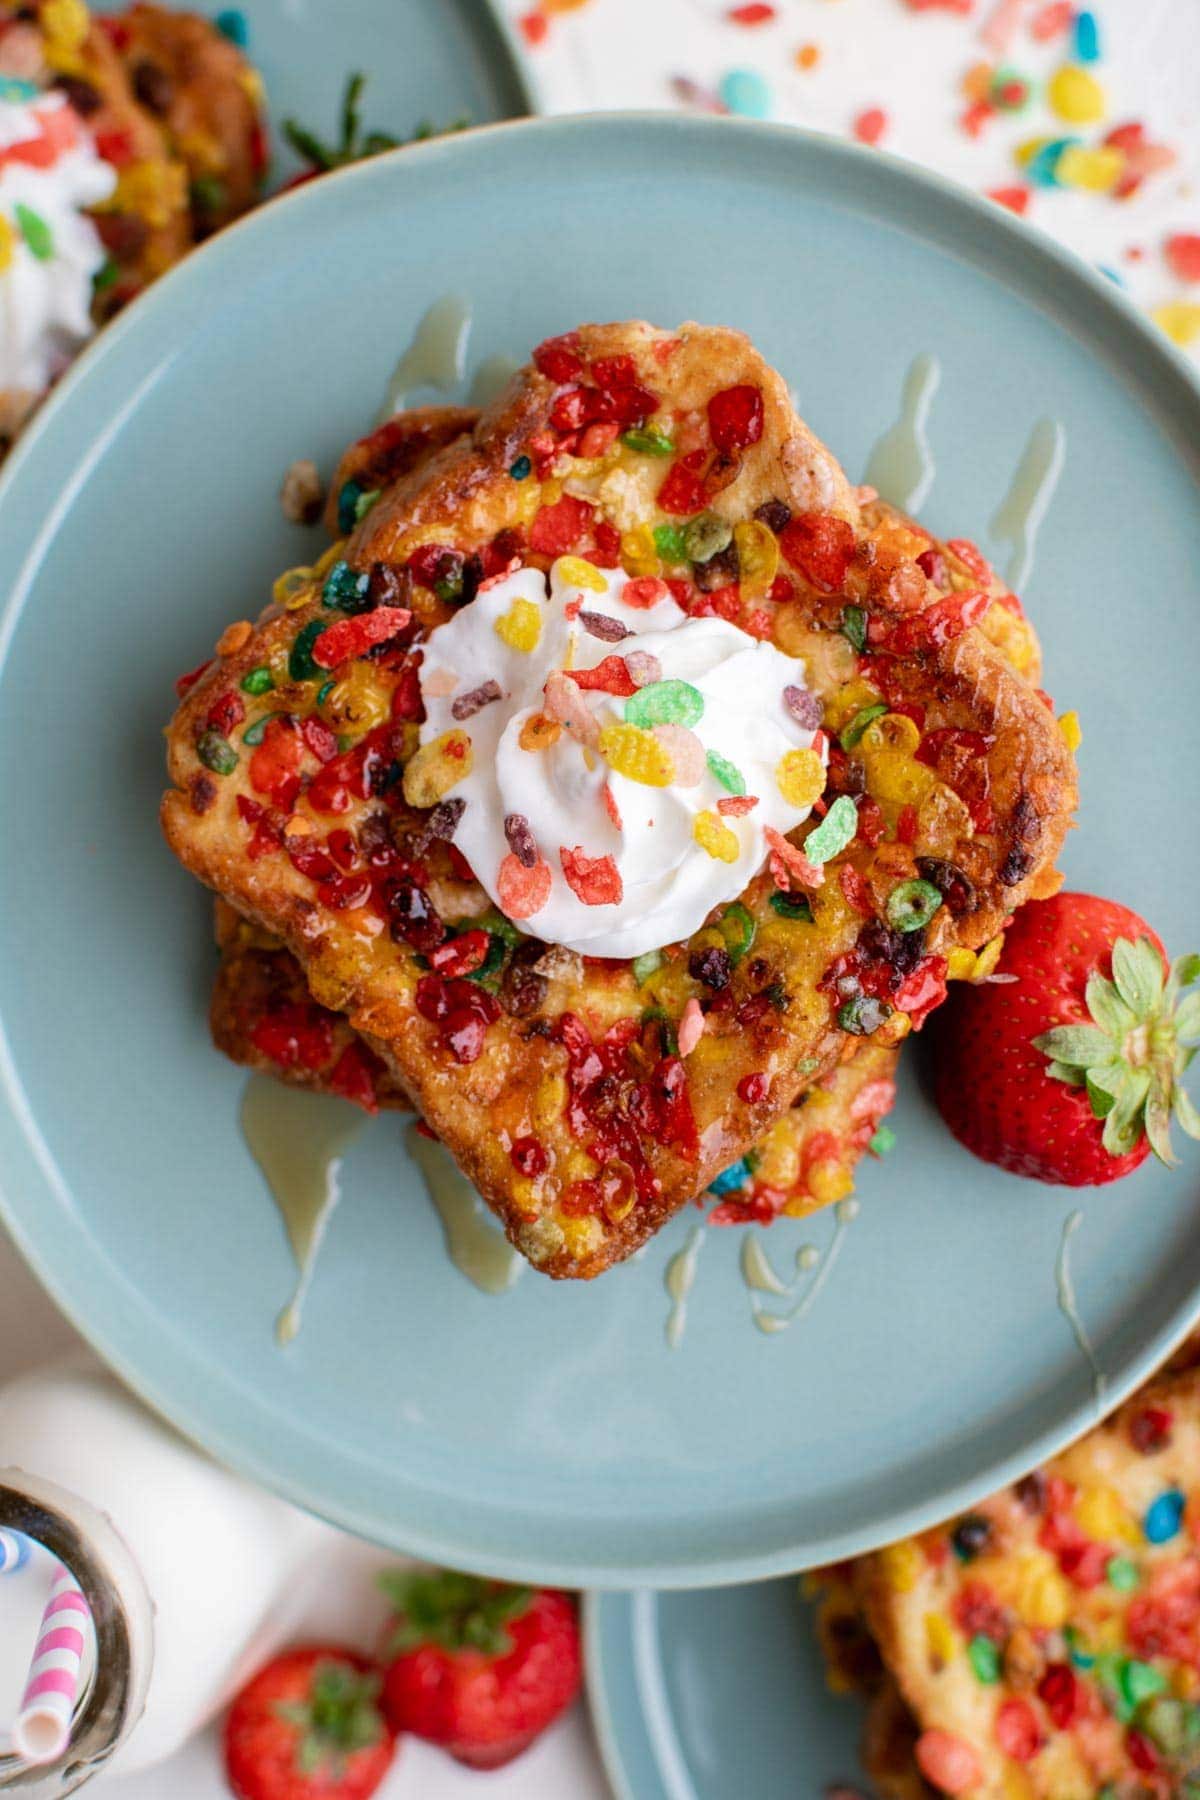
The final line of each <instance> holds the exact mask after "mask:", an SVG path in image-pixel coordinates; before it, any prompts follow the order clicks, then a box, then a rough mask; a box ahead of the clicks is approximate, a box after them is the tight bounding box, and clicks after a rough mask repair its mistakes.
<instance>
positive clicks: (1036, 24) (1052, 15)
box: [1029, 0, 1075, 44]
mask: <svg viewBox="0 0 1200 1800" xmlns="http://www.w3.org/2000/svg"><path fill="white" fill-rule="evenodd" d="M1074 17H1075V6H1074V0H1049V4H1048V5H1046V6H1039V8H1038V10H1037V11H1036V12H1035V13H1034V15H1033V17H1032V19H1030V21H1029V35H1030V37H1031V38H1032V39H1033V41H1034V43H1035V44H1048V43H1049V42H1050V40H1051V38H1056V37H1061V36H1062V34H1063V32H1064V31H1066V30H1067V28H1068V26H1069V25H1070V24H1071V23H1072V21H1073V19H1074Z"/></svg>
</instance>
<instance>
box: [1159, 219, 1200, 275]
mask: <svg viewBox="0 0 1200 1800" xmlns="http://www.w3.org/2000/svg"><path fill="white" fill-rule="evenodd" d="M1163 253H1164V255H1165V256H1166V259H1167V262H1168V264H1169V265H1170V269H1171V273H1172V275H1174V276H1175V278H1176V280H1178V281H1200V232H1197V231H1176V232H1173V233H1172V235H1171V236H1170V237H1169V238H1168V239H1167V241H1166V243H1165V244H1164V245H1163Z"/></svg>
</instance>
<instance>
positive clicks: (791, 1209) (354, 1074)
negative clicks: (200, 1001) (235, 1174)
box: [209, 900, 899, 1225]
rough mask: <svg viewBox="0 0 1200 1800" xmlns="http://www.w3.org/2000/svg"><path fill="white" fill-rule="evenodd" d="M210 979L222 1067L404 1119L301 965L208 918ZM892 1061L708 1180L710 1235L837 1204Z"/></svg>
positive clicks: (873, 1126)
mask: <svg viewBox="0 0 1200 1800" xmlns="http://www.w3.org/2000/svg"><path fill="white" fill-rule="evenodd" d="M215 916H216V927H217V943H218V946H219V948H220V951H221V963H220V968H219V969H218V971H217V978H216V981H215V983H214V984H213V993H212V1004H211V1008H210V1013H209V1020H210V1023H211V1026H212V1035H213V1042H214V1043H215V1044H216V1046H217V1048H218V1049H219V1050H223V1051H224V1053H225V1055H226V1056H228V1057H229V1058H230V1060H231V1061H232V1062H235V1063H239V1064H241V1065H242V1067H244V1068H248V1069H253V1070H255V1071H256V1072H257V1073H259V1074H263V1075H272V1076H274V1077H275V1078H276V1079H277V1080H279V1081H284V1082H286V1083H287V1084H288V1086H289V1087H300V1088H306V1089H307V1090H308V1091H309V1092H310V1093H318V1094H337V1095H338V1096H339V1097H340V1098H341V1099H343V1100H351V1101H353V1102H354V1103H355V1105H357V1106H361V1107H362V1108H363V1110H364V1111H366V1112H370V1113H374V1112H378V1111H380V1110H383V1111H385V1112H392V1111H400V1112H403V1111H408V1110H409V1100H408V1096H407V1094H406V1093H405V1092H404V1089H403V1088H402V1087H401V1086H400V1085H399V1083H398V1082H397V1081H396V1080H395V1078H394V1076H393V1075H392V1074H391V1072H390V1070H389V1068H388V1066H387V1064H386V1063H385V1062H384V1060H383V1058H382V1057H381V1056H379V1054H378V1053H377V1052H376V1051H375V1050H374V1049H373V1048H372V1047H371V1045H370V1044H368V1043H367V1042H366V1041H365V1040H364V1039H363V1038H362V1037H360V1036H359V1034H358V1033H357V1032H356V1031H354V1030H353V1028H352V1027H351V1025H350V1022H349V1020H348V1019H347V1018H346V1016H345V1014H344V1013H335V1012H330V1011H329V1010H328V1008H327V1007H324V1006H319V1005H318V1004H317V1002H316V1001H315V1000H314V999H313V997H312V995H311V993H310V992H309V989H308V983H307V982H306V981H305V979H304V972H303V970H302V969H301V967H300V964H299V963H298V962H297V961H296V959H295V957H294V956H293V955H292V954H291V952H290V951H288V950H285V949H284V947H283V945H282V944H280V942H279V941H278V939H277V938H272V937H270V936H268V935H267V933H265V932H264V931H262V930H261V928H260V927H259V926H257V925H252V924H250V923H249V922H248V921H247V920H245V919H241V918H239V917H238V915H237V913H235V912H234V910H233V908H232V907H231V906H229V905H228V904H227V903H226V902H225V901H224V900H218V901H217V904H216V909H215ZM898 1056H899V1052H898V1051H897V1050H892V1049H888V1048H887V1047H886V1046H885V1045H882V1044H871V1043H866V1044H864V1045H863V1047H862V1049H861V1050H860V1051H859V1052H858V1054H857V1055H856V1056H854V1057H852V1058H851V1059H850V1060H849V1061H848V1062H844V1063H840V1064H839V1065H838V1067H837V1068H836V1069H835V1070H834V1071H833V1073H832V1074H831V1075H827V1076H826V1077H825V1078H824V1079H823V1081H821V1082H819V1083H818V1084H817V1085H816V1086H814V1087H811V1088H806V1089H805V1090H804V1092H803V1093H801V1094H800V1096H799V1097H798V1099H797V1100H796V1103H795V1105H794V1106H793V1107H792V1108H791V1110H790V1111H789V1112H788V1113H787V1114H786V1115H785V1117H784V1118H782V1119H780V1120H779V1122H778V1124H776V1125H774V1126H773V1127H772V1129H771V1130H770V1131H769V1132H768V1134H767V1136H766V1138H765V1139H764V1140H763V1142H762V1143H761V1144H758V1145H756V1146H755V1148H754V1149H753V1150H752V1151H751V1152H750V1153H749V1155H748V1157H747V1158H746V1159H745V1164H744V1166H742V1167H737V1168H735V1169H733V1170H730V1171H727V1172H726V1174H725V1175H724V1176H722V1177H721V1178H719V1179H718V1183H717V1186H716V1189H715V1191H716V1193H717V1194H718V1195H719V1196H721V1198H719V1199H718V1203H717V1205H716V1206H715V1207H714V1208H713V1210H712V1212H711V1213H710V1215H709V1218H710V1222H711V1223H713V1224H716V1225H742V1224H767V1223H769V1222H770V1221H771V1220H772V1219H775V1218H776V1217H778V1216H779V1215H780V1214H787V1215H788V1216H789V1217H793V1218H796V1217H802V1216H803V1215H804V1214H805V1213H810V1212H815V1211H817V1210H818V1208H820V1207H822V1206H828V1205H829V1204H830V1203H831V1202H832V1201H834V1200H840V1199H843V1198H844V1197H845V1196H846V1195H847V1194H850V1193H852V1192H853V1189H854V1170H855V1168H856V1167H857V1165H858V1163H859V1161H860V1160H861V1158H862V1157H863V1155H864V1154H865V1153H866V1151H867V1150H868V1149H869V1148H870V1145H871V1141H872V1139H873V1138H874V1136H875V1133H876V1131H877V1130H878V1127H879V1124H880V1121H881V1120H882V1118H883V1116H884V1114H885V1113H886V1112H887V1111H888V1109H889V1108H890V1107H891V1105H892V1102H893V1100H894V1098H895V1093H896V1084H895V1069H896V1062H897V1059H898Z"/></svg>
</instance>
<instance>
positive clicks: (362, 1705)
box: [224, 1644, 396, 1800]
mask: <svg viewBox="0 0 1200 1800" xmlns="http://www.w3.org/2000/svg"><path fill="white" fill-rule="evenodd" d="M379 1685H380V1683H379V1675H378V1673H377V1672H376V1671H374V1669H373V1666H372V1664H371V1663H370V1662H368V1661H367V1659H366V1657H364V1656H358V1655H357V1654H356V1653H355V1652H354V1651H353V1650H344V1649H341V1648H340V1647H338V1646H336V1645H333V1646H331V1645H326V1644H312V1645H307V1646H305V1647H304V1648H303V1649H299V1650H289V1651H286V1652H285V1653H284V1654H283V1655H282V1656H277V1657H276V1658H275V1660H274V1662H270V1663H268V1664H267V1666H266V1668H265V1669H262V1670H260V1672H259V1673H258V1674H257V1675H256V1676H255V1677H254V1679H253V1680H252V1681H250V1682H248V1683H247V1685H246V1686H245V1687H244V1688H243V1689H242V1691H241V1693H240V1694H239V1695H238V1696H237V1698H236V1700H235V1701H234V1702H233V1705H232V1706H231V1707H230V1709H229V1716H228V1717H227V1719H226V1720H225V1739H224V1746H225V1773H226V1775H227V1777H228V1780H229V1786H230V1788H231V1789H232V1791H233V1792H234V1794H235V1795H236V1796H237V1800H369V1797H370V1795H372V1794H373V1793H374V1792H375V1790H376V1789H377V1788H378V1786H379V1784H380V1782H381V1781H382V1780H383V1778H384V1776H385V1775H386V1774H387V1772H388V1769H389V1768H390V1767H391V1763H392V1758H393V1756H394V1755H395V1753H396V1744H395V1734H394V1733H393V1731H392V1729H391V1727H390V1726H389V1725H388V1724H387V1722H386V1720H385V1719H384V1717H383V1714H382V1713H381V1711H380V1708H379V1705H378V1696H379Z"/></svg>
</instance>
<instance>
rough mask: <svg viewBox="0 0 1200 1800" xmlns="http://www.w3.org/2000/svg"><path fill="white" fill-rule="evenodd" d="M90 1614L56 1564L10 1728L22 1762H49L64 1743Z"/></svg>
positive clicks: (67, 1575) (71, 1581) (76, 1588)
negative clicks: (52, 1583) (52, 1584)
mask: <svg viewBox="0 0 1200 1800" xmlns="http://www.w3.org/2000/svg"><path fill="white" fill-rule="evenodd" d="M90 1618H91V1613H90V1611H89V1609H88V1603H87V1601H86V1600H85V1599H84V1597H83V1595H82V1593H81V1592H80V1591H79V1586H78V1583H77V1582H76V1580H75V1577H74V1576H73V1575H72V1574H70V1572H69V1571H68V1570H66V1569H64V1568H63V1566H62V1564H61V1563H58V1564H56V1565H55V1572H54V1586H53V1587H52V1588H51V1590H50V1598H49V1600H48V1601H47V1602H46V1610H45V1612H44V1613H43V1614H42V1623H41V1625H40V1627H39V1628H38V1636H37V1643H36V1644H35V1646H34V1651H33V1661H32V1663H31V1664H30V1666H29V1680H28V1682H27V1683H26V1685H25V1693H24V1696H23V1698H22V1700H21V1710H20V1712H19V1713H18V1714H17V1719H16V1723H15V1724H14V1726H13V1728H12V1743H13V1749H14V1750H15V1751H16V1753H17V1755H18V1756H20V1757H22V1758H24V1760H25V1761H26V1762H30V1763H50V1762H54V1760H55V1759H56V1758H57V1757H59V1756H61V1755H62V1753H63V1751H64V1750H65V1749H66V1747H67V1743H68V1741H69V1739H70V1736H71V1720H72V1718H73V1716H74V1713H75V1701H76V1698H77V1696H78V1694H79V1683H80V1676H81V1673H82V1668H83V1652H84V1646H85V1643H86V1632H87V1626H88V1622H89V1620H90Z"/></svg>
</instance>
